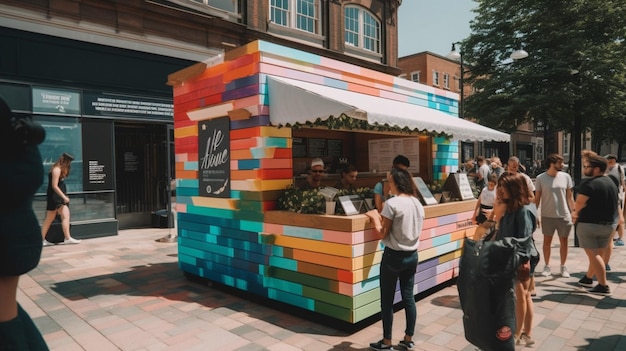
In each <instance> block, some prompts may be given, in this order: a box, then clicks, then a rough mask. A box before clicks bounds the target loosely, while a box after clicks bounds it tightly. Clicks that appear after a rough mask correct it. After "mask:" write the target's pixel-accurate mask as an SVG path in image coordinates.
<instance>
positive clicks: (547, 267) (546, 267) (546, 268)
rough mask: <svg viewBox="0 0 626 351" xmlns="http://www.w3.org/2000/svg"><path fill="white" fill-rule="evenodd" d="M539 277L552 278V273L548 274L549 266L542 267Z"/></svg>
mask: <svg viewBox="0 0 626 351" xmlns="http://www.w3.org/2000/svg"><path fill="white" fill-rule="evenodd" d="M541 275H542V276H544V277H550V276H552V272H550V266H548V265H545V266H543V272H541Z"/></svg>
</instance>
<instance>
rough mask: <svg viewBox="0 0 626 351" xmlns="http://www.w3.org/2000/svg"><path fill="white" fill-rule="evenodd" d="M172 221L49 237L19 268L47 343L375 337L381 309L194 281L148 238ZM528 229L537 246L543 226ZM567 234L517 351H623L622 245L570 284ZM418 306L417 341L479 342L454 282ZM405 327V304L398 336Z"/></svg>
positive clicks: (190, 344)
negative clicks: (72, 238)
mask: <svg viewBox="0 0 626 351" xmlns="http://www.w3.org/2000/svg"><path fill="white" fill-rule="evenodd" d="M169 231H170V230H169V229H136V230H123V231H120V233H119V235H118V236H113V237H104V238H96V239H87V240H83V242H82V243H81V244H80V245H69V246H62V245H61V246H54V247H45V248H44V251H43V255H42V259H41V262H40V264H39V266H38V267H37V268H36V269H34V270H33V271H31V272H30V274H28V275H25V276H23V277H22V278H21V280H20V288H19V291H18V300H19V302H20V303H21V304H22V306H23V307H24V309H25V310H26V311H28V313H29V314H30V315H31V317H32V318H33V319H34V321H35V323H36V324H37V326H38V327H39V329H40V330H41V332H42V333H43V335H44V338H45V340H46V342H47V343H48V345H49V347H50V349H51V350H59V351H61V350H62V351H72V350H89V351H92V350H93V351H95V350H186V351H187V350H223V351H227V350H246V351H253V350H272V351H288V350H315V351H317V350H368V349H369V343H370V342H374V341H377V340H378V339H380V338H381V336H382V326H381V323H380V321H379V320H372V321H367V322H368V323H362V324H363V325H359V328H358V329H357V330H348V329H346V328H344V327H345V326H342V325H334V323H332V322H331V321H328V320H324V319H320V318H315V316H311V315H310V314H309V313H306V312H303V311H295V310H293V309H291V308H288V307H285V306H281V305H276V304H273V305H271V306H270V305H268V304H266V303H263V301H254V299H246V298H245V296H240V294H236V293H233V292H232V291H229V290H228V289H223V288H217V287H213V286H210V284H206V283H204V284H202V283H198V282H193V281H190V280H188V279H186V278H185V276H184V275H183V273H182V272H181V271H180V270H179V269H178V266H177V257H176V256H177V246H176V244H175V243H158V242H156V241H155V240H156V239H159V238H161V237H163V236H165V235H167V234H168V233H169ZM172 233H175V232H174V230H173V229H172ZM535 238H536V239H538V240H537V244H538V245H537V246H538V247H541V239H542V235H541V234H540V233H539V232H537V233H535ZM556 243H557V240H556V238H554V243H553V250H552V262H551V265H552V271H553V272H558V262H559V260H558V247H556ZM573 244H574V242H573V238H572V239H571V240H570V256H569V260H568V268H569V271H570V273H571V274H572V277H571V278H569V279H564V278H561V277H557V276H553V277H551V278H545V277H537V278H536V281H537V292H538V296H537V297H536V298H535V320H534V325H535V327H534V331H533V337H534V338H535V340H536V341H537V343H536V344H535V345H534V347H532V348H525V347H522V346H518V348H517V349H518V350H522V349H528V350H532V349H534V350H546V351H559V350H597V351H611V350H626V336H625V335H626V300H625V299H626V283H624V279H625V272H626V262H625V257H626V248H625V247H618V248H616V249H615V250H614V254H613V258H612V260H611V266H612V268H613V270H612V272H610V273H609V275H608V278H609V284H610V287H611V290H612V293H613V294H612V296H609V297H605V296H596V295H591V294H588V293H587V292H586V290H585V289H583V288H580V287H578V286H577V284H576V283H577V280H578V279H580V278H581V277H582V272H583V271H585V270H586V267H587V259H586V257H585V255H584V253H583V251H582V249H580V248H576V247H574V245H573ZM542 268H543V263H541V264H540V265H539V267H538V270H541V269H542ZM417 311H418V321H417V330H416V336H415V340H416V344H417V345H416V349H417V350H427V351H443V350H464V351H470V350H472V351H473V350H475V348H474V347H473V346H472V345H470V344H469V343H468V342H467V341H466V340H465V338H464V336H463V325H462V321H461V319H462V311H461V308H460V305H459V298H458V294H457V290H456V286H455V285H451V286H447V287H444V288H443V289H440V290H438V291H435V292H432V293H430V294H428V295H426V296H421V295H420V300H419V301H418V306H417ZM403 330H404V312H403V311H402V310H400V311H398V312H396V315H395V324H394V339H395V342H397V341H398V340H399V338H400V337H402V335H403ZM396 349H397V348H396Z"/></svg>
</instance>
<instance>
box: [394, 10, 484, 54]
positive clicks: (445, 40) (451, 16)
mask: <svg viewBox="0 0 626 351" xmlns="http://www.w3.org/2000/svg"><path fill="white" fill-rule="evenodd" d="M476 6H477V4H476V3H475V2H474V1H473V0H404V1H402V5H400V8H399V9H398V54H399V55H400V57H402V56H407V55H411V54H415V53H418V52H422V51H430V52H433V53H435V54H439V55H442V56H446V55H447V54H448V53H449V52H450V46H451V44H452V43H453V42H456V41H461V40H463V39H465V38H466V37H468V36H469V34H470V28H469V22H470V21H471V20H472V19H473V18H474V17H475V13H474V12H472V11H471V10H472V9H473V8H475V7H476Z"/></svg>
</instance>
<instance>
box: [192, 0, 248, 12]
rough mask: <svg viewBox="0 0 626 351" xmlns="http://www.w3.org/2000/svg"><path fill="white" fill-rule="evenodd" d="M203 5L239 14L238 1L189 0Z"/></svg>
mask: <svg viewBox="0 0 626 351" xmlns="http://www.w3.org/2000/svg"><path fill="white" fill-rule="evenodd" d="M189 1H191V2H196V3H199V4H203V5H208V6H211V7H215V8H217V9H220V10H224V11H228V12H233V13H236V12H237V0H189Z"/></svg>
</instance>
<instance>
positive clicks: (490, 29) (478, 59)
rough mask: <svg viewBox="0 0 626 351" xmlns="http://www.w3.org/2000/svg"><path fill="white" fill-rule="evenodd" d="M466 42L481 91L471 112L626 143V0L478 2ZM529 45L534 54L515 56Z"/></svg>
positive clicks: (497, 121)
mask: <svg viewBox="0 0 626 351" xmlns="http://www.w3.org/2000/svg"><path fill="white" fill-rule="evenodd" d="M476 3H477V8H476V9H475V12H476V14H477V15H476V18H475V19H474V20H473V21H472V22H471V24H470V27H471V29H472V33H471V35H470V36H469V37H468V38H466V39H465V40H464V41H463V43H462V48H463V59H464V62H465V64H466V66H467V68H466V75H465V79H466V82H467V83H468V84H471V85H472V86H473V87H474V89H475V92H474V93H473V94H472V95H470V96H468V97H467V99H466V100H465V106H464V111H465V116H467V117H470V118H475V119H477V120H479V121H480V122H481V123H482V124H485V125H488V126H491V127H494V128H497V129H501V130H505V131H509V132H511V131H514V130H515V129H516V127H517V125H519V124H521V123H524V122H533V121H538V120H541V121H544V122H546V123H547V124H548V125H550V126H551V128H553V129H556V130H564V131H571V130H572V128H573V124H574V118H573V117H574V116H576V115H577V114H579V116H581V121H582V127H583V128H589V129H591V130H592V131H593V132H594V133H595V132H597V135H601V136H602V137H603V138H606V140H617V141H626V133H623V131H624V128H625V127H626V103H625V102H624V100H625V97H626V95H625V91H626V42H625V41H624V39H625V38H626V24H625V23H626V22H625V18H626V1H624V0H525V1H521V0H477V1H476ZM520 47H523V48H524V49H525V50H526V51H527V52H528V53H529V57H528V58H525V59H523V60H518V61H513V60H511V59H510V58H509V55H510V54H511V53H512V52H513V51H514V50H516V49H518V48H520Z"/></svg>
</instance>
